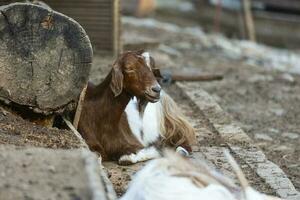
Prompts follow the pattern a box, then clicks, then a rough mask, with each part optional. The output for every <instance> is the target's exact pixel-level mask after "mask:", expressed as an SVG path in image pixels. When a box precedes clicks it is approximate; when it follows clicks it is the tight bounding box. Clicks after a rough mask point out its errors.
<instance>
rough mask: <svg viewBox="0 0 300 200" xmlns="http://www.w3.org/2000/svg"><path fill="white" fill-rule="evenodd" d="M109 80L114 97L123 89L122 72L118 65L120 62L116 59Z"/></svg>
mask: <svg viewBox="0 0 300 200" xmlns="http://www.w3.org/2000/svg"><path fill="white" fill-rule="evenodd" d="M111 76H112V77H111V82H110V89H111V90H112V92H113V93H114V95H115V97H117V96H119V95H120V94H121V92H122V90H123V79H124V76H123V73H122V69H121V66H120V62H119V61H118V60H117V61H116V62H115V63H114V65H113V67H112V73H111Z"/></svg>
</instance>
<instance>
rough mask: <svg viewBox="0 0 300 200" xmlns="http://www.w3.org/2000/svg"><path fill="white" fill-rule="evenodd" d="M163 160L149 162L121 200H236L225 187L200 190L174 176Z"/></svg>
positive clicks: (188, 181) (187, 180) (181, 178)
mask: <svg viewBox="0 0 300 200" xmlns="http://www.w3.org/2000/svg"><path fill="white" fill-rule="evenodd" d="M168 166H169V165H166V163H164V162H162V161H161V160H153V161H151V162H149V163H148V164H147V165H146V166H145V167H144V168H143V169H142V170H141V171H139V172H138V173H137V174H136V176H135V178H134V179H133V181H132V182H131V183H130V186H129V189H128V190H127V192H126V193H125V195H124V196H123V197H122V198H121V200H132V199H135V200H154V199H159V200H171V199H172V200H182V199H184V200H199V199H203V200H220V199H222V200H236V198H235V197H234V196H233V194H231V193H230V191H228V190H227V189H226V188H225V187H223V186H221V185H216V184H210V185H209V186H207V187H204V188H199V187H197V186H196V185H195V184H194V183H193V181H192V180H190V179H189V178H188V177H180V176H173V175H172V172H171V170H170V168H168Z"/></svg>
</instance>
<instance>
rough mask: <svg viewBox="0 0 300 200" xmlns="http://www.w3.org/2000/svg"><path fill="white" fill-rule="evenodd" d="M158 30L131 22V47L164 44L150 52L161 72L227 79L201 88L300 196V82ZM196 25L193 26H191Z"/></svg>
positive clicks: (127, 38) (126, 26) (189, 38)
mask: <svg viewBox="0 0 300 200" xmlns="http://www.w3.org/2000/svg"><path fill="white" fill-rule="evenodd" d="M161 18H162V17H160V19H161ZM129 21H130V20H129ZM173 21H174V20H173ZM157 22H158V23H160V22H161V21H157ZM153 24H154V23H152V24H150V23H149V27H147V26H146V25H141V26H139V25H133V23H128V20H127V21H126V20H125V23H124V24H123V31H124V35H123V36H124V37H123V39H124V41H125V44H126V41H127V42H129V43H130V42H131V41H134V40H136V38H140V37H143V38H147V39H148V40H149V41H151V40H152V41H159V43H160V45H158V46H157V47H156V48H153V47H152V46H151V44H149V45H148V47H149V48H152V49H150V52H151V53H152V55H153V56H154V57H155V59H156V62H157V65H158V66H159V67H160V68H165V67H167V68H185V69H188V68H193V69H194V68H197V69H198V70H199V71H203V72H208V73H217V74H223V76H224V79H223V80H222V81H215V82H201V83H200V82H199V88H203V89H205V90H206V91H208V92H209V93H210V94H211V95H212V96H213V97H214V98H215V100H216V101H217V102H218V103H219V104H220V105H221V107H222V108H223V109H224V110H225V111H227V112H228V113H229V114H231V115H232V117H233V119H234V120H236V121H237V122H238V123H239V125H240V126H241V127H242V128H243V129H244V131H245V132H246V133H247V134H248V135H249V136H250V137H251V138H252V139H253V140H254V142H255V144H257V145H258V146H259V147H260V148H261V149H262V150H263V151H264V152H265V153H266V155H267V157H268V158H269V159H270V160H271V161H273V162H275V163H276V164H278V165H279V166H280V167H281V168H282V169H283V170H284V171H285V172H286V173H287V175H288V176H289V178H290V179H291V180H292V182H293V183H294V185H295V187H296V188H297V189H298V190H299V189H300V145H299V144H300V132H299V130H300V124H299V120H300V106H299V100H300V85H299V81H300V76H299V75H296V74H290V73H288V72H285V71H284V70H283V71H276V70H270V69H269V68H267V67H266V66H265V65H264V66H263V63H260V62H257V61H255V63H254V64H253V63H251V64H249V60H246V59H244V58H241V59H236V58H234V59H231V58H230V56H228V55H224V52H222V51H220V50H219V49H217V48H206V47H204V46H203V41H199V40H198V39H197V37H193V36H191V34H183V33H182V31H181V30H176V29H175V30H174V28H173V27H172V25H173V24H171V25H170V26H166V25H165V26H162V25H161V24H154V25H153ZM195 24H196V23H195ZM168 25H169V24H168ZM180 25H182V21H181V23H180ZM190 25H191V22H190V23H188V25H187V26H190ZM179 27H181V28H180V29H182V30H183V28H184V26H179ZM208 42H209V41H208ZM128 46H129V45H128ZM145 47H146V48H147V45H146V46H145ZM261 56H262V57H263V55H261ZM195 117H196V118H197V116H195Z"/></svg>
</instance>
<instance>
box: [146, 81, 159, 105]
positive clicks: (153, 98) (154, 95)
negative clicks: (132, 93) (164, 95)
mask: <svg viewBox="0 0 300 200" xmlns="http://www.w3.org/2000/svg"><path fill="white" fill-rule="evenodd" d="M160 91H161V87H160V85H159V84H158V83H157V84H155V85H153V86H152V87H150V88H149V89H148V90H147V91H146V92H145V98H146V99H147V100H148V101H149V102H151V103H155V102H158V101H159V99H160Z"/></svg>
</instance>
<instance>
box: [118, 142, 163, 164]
mask: <svg viewBox="0 0 300 200" xmlns="http://www.w3.org/2000/svg"><path fill="white" fill-rule="evenodd" d="M158 157H159V153H158V151H157V150H156V148H155V147H153V146H152V147H149V148H145V149H142V150H140V151H138V152H137V153H136V154H134V153H132V154H130V155H123V156H121V157H120V159H119V163H122V162H126V163H132V164H134V163H137V162H143V161H146V160H150V159H153V158H158Z"/></svg>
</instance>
